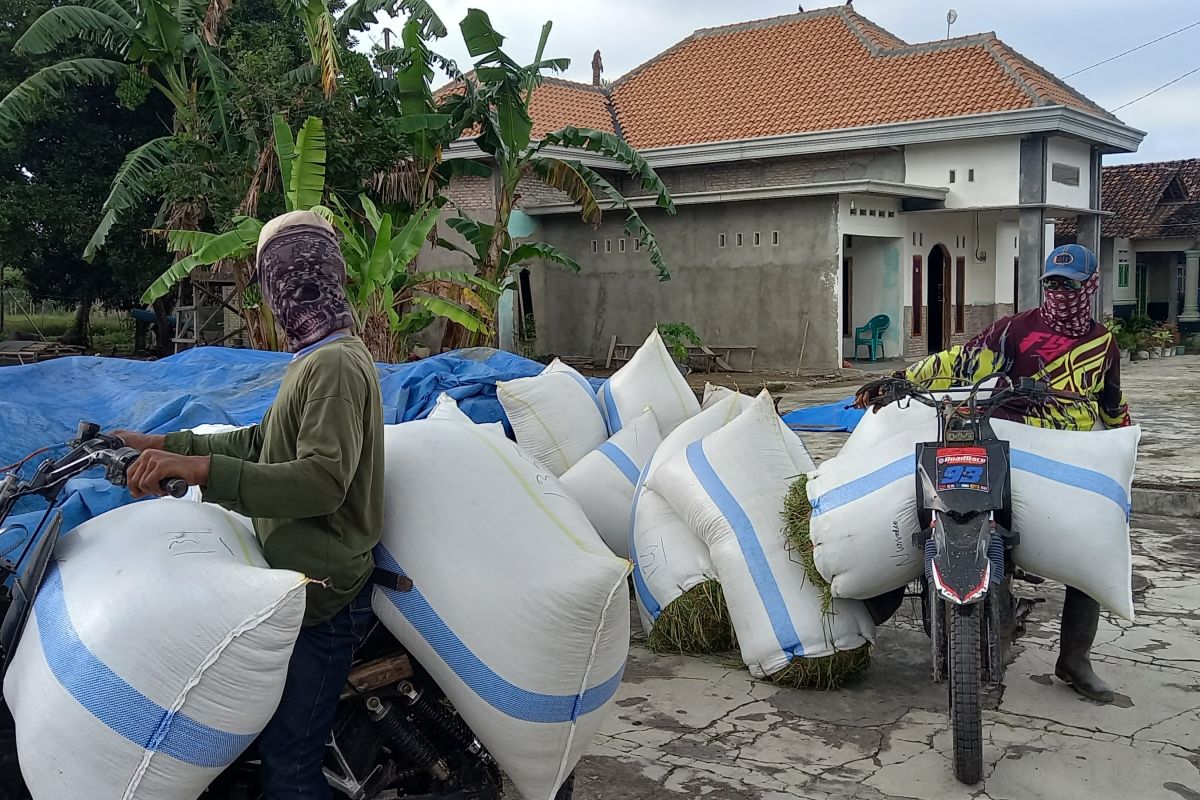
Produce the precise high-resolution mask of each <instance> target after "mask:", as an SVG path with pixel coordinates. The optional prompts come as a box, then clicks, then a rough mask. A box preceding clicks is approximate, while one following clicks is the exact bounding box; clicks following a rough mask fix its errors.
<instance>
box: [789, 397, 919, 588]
mask: <svg viewBox="0 0 1200 800" xmlns="http://www.w3.org/2000/svg"><path fill="white" fill-rule="evenodd" d="M936 438H937V417H936V415H935V414H934V412H933V409H931V408H929V407H928V406H924V405H921V404H919V403H913V404H911V405H910V406H909V407H908V408H901V407H899V406H898V405H896V404H892V405H890V406H887V407H885V408H883V409H882V410H880V412H879V413H878V414H873V413H871V412H870V411H868V412H867V413H866V415H864V417H863V419H862V421H860V422H859V423H858V425H857V426H856V427H855V429H854V432H853V433H852V434H851V435H850V438H849V439H847V440H846V443H845V444H843V445H842V449H841V450H840V451H839V452H838V454H837V455H836V456H834V457H833V458H829V459H826V460H825V461H823V462H822V463H821V465H820V466H819V467H817V468H816V469H814V470H813V471H811V472H810V473H809V476H808V487H807V489H808V501H809V503H810V504H811V505H812V518H811V522H810V524H809V535H810V538H811V539H812V543H813V559H814V561H815V562H816V566H817V571H818V572H820V573H821V576H822V577H823V578H825V580H827V581H829V584H830V586H831V587H832V594H833V596H834V597H846V598H856V599H860V600H866V599H867V598H870V597H875V596H876V595H880V594H883V593H885V592H889V591H892V590H893V589H898V588H900V587H901V586H904V585H905V584H907V583H908V582H909V581H912V580H915V579H916V578H918V577H920V575H921V572H922V571H923V570H924V557H923V555H922V554H921V552H920V550H919V549H918V548H917V547H916V546H915V545H914V544H913V535H914V534H915V533H916V532H917V531H918V530H919V528H920V523H919V521H918V519H917V500H916V472H915V470H916V466H915V465H916V446H917V443H918V442H923V441H930V440H933V439H936Z"/></svg>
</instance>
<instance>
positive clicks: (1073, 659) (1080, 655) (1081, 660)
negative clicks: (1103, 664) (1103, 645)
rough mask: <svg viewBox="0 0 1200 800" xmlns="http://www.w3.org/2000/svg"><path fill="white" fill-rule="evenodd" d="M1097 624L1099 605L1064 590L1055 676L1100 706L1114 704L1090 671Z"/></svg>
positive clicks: (1088, 598)
mask: <svg viewBox="0 0 1200 800" xmlns="http://www.w3.org/2000/svg"><path fill="white" fill-rule="evenodd" d="M1099 624H1100V604H1099V603H1097V602H1096V601H1095V600H1093V599H1092V598H1090V597H1088V596H1087V595H1086V594H1084V593H1083V592H1081V591H1079V590H1078V589H1074V588H1072V587H1070V586H1068V587H1067V598H1066V601H1065V602H1064V603H1063V614H1062V641H1061V643H1060V645H1059V656H1058V664H1057V665H1055V667H1054V674H1055V675H1057V676H1058V678H1059V680H1061V681H1063V682H1064V683H1066V684H1068V685H1070V686H1071V688H1073V689H1074V690H1075V691H1076V692H1078V693H1079V694H1081V695H1083V696H1084V697H1086V698H1088V699H1090V700H1096V701H1097V702H1100V703H1111V702H1112V701H1113V693H1112V689H1110V688H1108V684H1106V683H1105V682H1104V681H1102V680H1101V679H1100V676H1099V675H1097V674H1096V671H1095V670H1093V669H1092V643H1093V642H1094V641H1095V640H1096V628H1097V627H1098V626H1099Z"/></svg>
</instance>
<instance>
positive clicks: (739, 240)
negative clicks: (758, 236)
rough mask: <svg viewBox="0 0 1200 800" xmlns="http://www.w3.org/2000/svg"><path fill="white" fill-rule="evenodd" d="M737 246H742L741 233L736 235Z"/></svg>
mask: <svg viewBox="0 0 1200 800" xmlns="http://www.w3.org/2000/svg"><path fill="white" fill-rule="evenodd" d="M737 246H738V247H741V246H742V235H741V234H740V233H739V234H738V235H737Z"/></svg>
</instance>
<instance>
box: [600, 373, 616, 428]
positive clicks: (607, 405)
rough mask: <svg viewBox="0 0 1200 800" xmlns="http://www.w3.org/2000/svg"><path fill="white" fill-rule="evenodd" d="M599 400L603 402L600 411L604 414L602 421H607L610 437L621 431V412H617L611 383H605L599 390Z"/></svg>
mask: <svg viewBox="0 0 1200 800" xmlns="http://www.w3.org/2000/svg"><path fill="white" fill-rule="evenodd" d="M600 399H602V400H603V401H604V406H603V408H601V411H603V412H604V419H605V420H607V421H608V433H609V435H610V436H611V435H612V434H614V433H617V432H618V431H619V430H621V412H620V411H618V410H617V404H616V401H614V400H613V397H612V383H606V384H604V386H603V387H602V388H601V389H600Z"/></svg>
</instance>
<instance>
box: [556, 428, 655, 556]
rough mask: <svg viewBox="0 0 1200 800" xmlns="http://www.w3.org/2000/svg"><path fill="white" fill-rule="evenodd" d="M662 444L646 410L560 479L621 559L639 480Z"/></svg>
mask: <svg viewBox="0 0 1200 800" xmlns="http://www.w3.org/2000/svg"><path fill="white" fill-rule="evenodd" d="M661 441H662V436H661V435H660V434H659V432H658V421H657V420H656V419H655V418H654V412H653V411H651V410H650V409H648V408H647V409H646V410H645V411H643V412H642V413H641V414H639V415H638V417H637V419H635V420H633V421H632V422H630V423H629V424H628V425H626V426H625V427H624V428H622V429H621V430H619V431H617V432H616V433H615V434H613V435H612V436H611V437H610V438H609V440H608V441H607V442H605V443H604V444H602V445H600V446H599V447H598V448H596V449H595V450H593V451H592V452H590V453H588V454H587V455H586V456H584V457H583V458H581V459H579V461H577V462H576V463H575V466H573V467H571V468H570V469H569V470H567V471H566V472H564V473H563V475H562V478H560V480H561V481H562V485H563V486H564V487H565V488H566V490H567V491H568V492H569V493H570V495H571V497H573V498H575V500H576V501H577V502H578V503H579V505H580V506H581V507H582V508H583V511H584V513H585V514H587V517H588V519H589V520H591V522H592V525H593V526H594V527H595V528H596V532H597V533H599V534H600V536H601V538H603V539H604V543H605V544H607V545H608V548H609V549H610V550H612V551H613V553H615V554H616V555H618V556H620V557H621V558H628V557H629V512H630V509H632V508H633V492H634V489H635V488H636V487H637V482H638V476H639V475H640V474H641V472H642V467H644V466H646V462H647V461H649V460H650V457H651V456H652V455H654V451H655V449H657V447H658V445H659V443H660V442H661Z"/></svg>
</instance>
